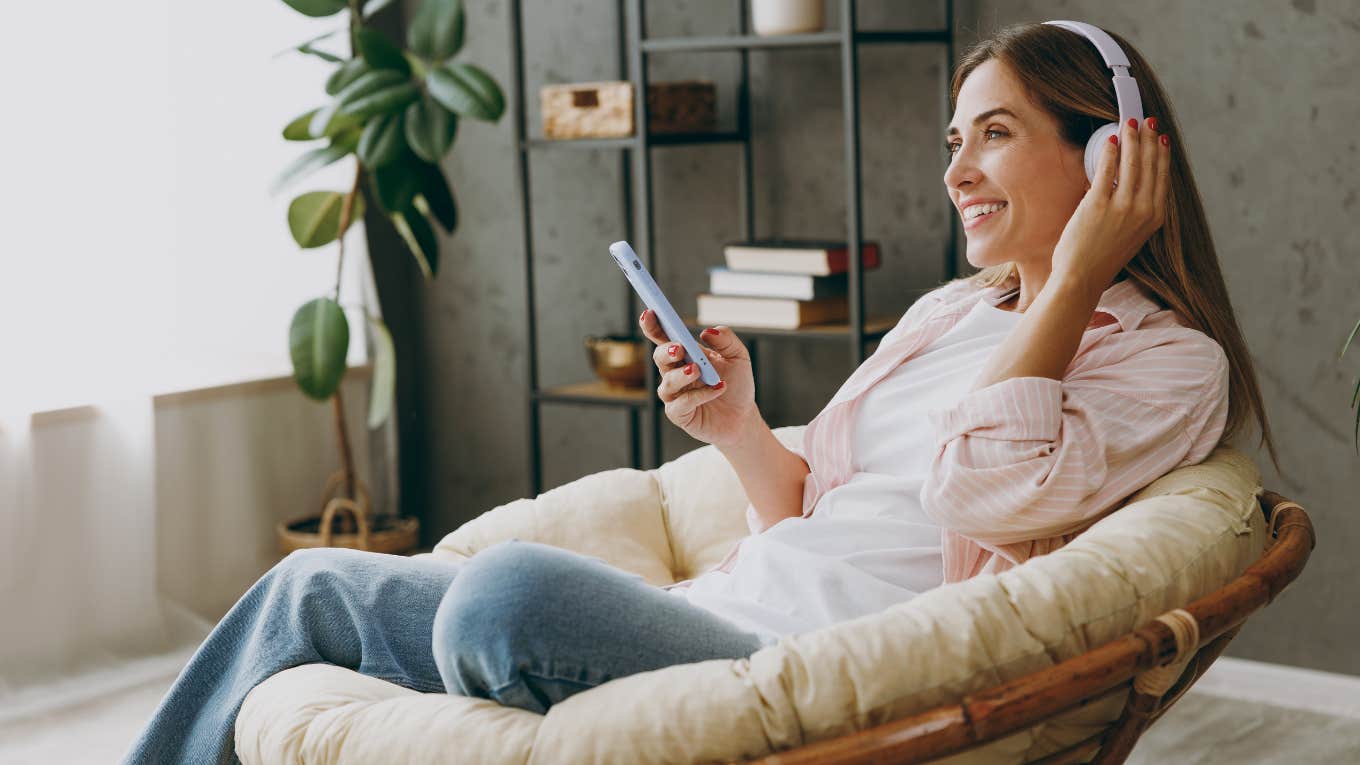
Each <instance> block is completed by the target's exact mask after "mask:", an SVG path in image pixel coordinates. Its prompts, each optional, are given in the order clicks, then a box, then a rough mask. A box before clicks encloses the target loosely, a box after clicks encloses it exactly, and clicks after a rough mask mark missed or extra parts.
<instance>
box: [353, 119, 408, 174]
mask: <svg viewBox="0 0 1360 765" xmlns="http://www.w3.org/2000/svg"><path fill="white" fill-rule="evenodd" d="M405 121H406V119H405V117H403V116H402V115H401V113H400V112H398V113H396V114H381V115H379V116H377V117H374V118H373V119H371V120H369V121H368V124H367V125H365V126H364V132H363V133H362V134H361V135H360V136H359V146H358V149H357V151H358V154H359V161H360V162H363V163H364V166H365V167H367V168H369V169H376V168H379V167H382V166H384V165H388V164H391V163H393V162H395V161H397V160H398V159H400V158H401V155H402V152H403V150H404V149H405V148H406V145H405V143H403V138H402V132H403V129H402V126H403V123H404V122H405Z"/></svg>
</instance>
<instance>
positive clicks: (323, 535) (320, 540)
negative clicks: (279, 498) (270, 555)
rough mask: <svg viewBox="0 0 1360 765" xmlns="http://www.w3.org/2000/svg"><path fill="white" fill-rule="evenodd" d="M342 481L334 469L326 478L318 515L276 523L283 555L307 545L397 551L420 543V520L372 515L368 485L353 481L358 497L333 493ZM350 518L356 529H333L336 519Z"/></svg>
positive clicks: (280, 549) (383, 551)
mask: <svg viewBox="0 0 1360 765" xmlns="http://www.w3.org/2000/svg"><path fill="white" fill-rule="evenodd" d="M343 485H344V472H343V471H336V472H335V473H333V474H332V475H331V477H330V479H329V480H327V481H326V488H325V490H324V491H323V492H322V497H321V501H322V505H323V507H322V510H321V513H320V514H319V515H307V516H303V517H301V518H294V519H292V520H290V521H287V522H284V523H280V524H278V525H277V526H276V527H275V529H274V532H275V535H276V536H277V538H278V542H279V552H280V553H282V554H284V555H287V554H288V553H291V552H293V551H294V550H303V549H306V548H310V547H348V548H350V549H352V550H367V551H369V552H380V553H389V554H392V555H400V554H402V553H406V552H410V551H411V550H414V549H416V547H417V546H418V545H419V544H420V521H419V520H417V519H415V518H399V517H397V516H392V515H382V516H377V517H372V516H371V514H370V511H369V508H370V507H371V502H370V500H369V495H368V487H367V486H365V485H364V483H363V482H362V481H360V480H358V479H357V478H356V479H355V481H354V485H355V488H356V492H355V493H356V494H357V495H358V501H357V502H356V501H355V500H352V499H349V498H346V497H343V496H340V497H337V496H333V495H334V493H335V492H336V491H337V490H338V489H339V488H340V487H341V486H343ZM346 517H348V518H349V519H352V521H353V525H354V527H355V528H356V532H357V533H346V532H341V533H336V531H335V522H336V520H337V519H344V518H346Z"/></svg>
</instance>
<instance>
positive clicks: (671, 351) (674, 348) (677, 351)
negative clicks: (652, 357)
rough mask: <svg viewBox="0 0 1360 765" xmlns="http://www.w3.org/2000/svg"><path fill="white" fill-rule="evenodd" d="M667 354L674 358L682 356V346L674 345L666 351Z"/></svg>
mask: <svg viewBox="0 0 1360 765" xmlns="http://www.w3.org/2000/svg"><path fill="white" fill-rule="evenodd" d="M666 353H669V354H670V355H672V356H678V355H679V354H680V346H678V345H672V346H671V347H669V348H667V349H666Z"/></svg>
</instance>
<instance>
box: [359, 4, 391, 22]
mask: <svg viewBox="0 0 1360 765" xmlns="http://www.w3.org/2000/svg"><path fill="white" fill-rule="evenodd" d="M393 2H394V0H368V2H366V3H364V9H363V10H362V11H360V13H359V15H360V16H363V17H364V18H368V17H369V16H372V15H373V14H375V13H377V12H378V11H381V10H382V9H384V8H386V7H387V6H389V5H391V4H392V3H393Z"/></svg>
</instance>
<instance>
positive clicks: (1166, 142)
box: [1162, 133, 1171, 146]
mask: <svg viewBox="0 0 1360 765" xmlns="http://www.w3.org/2000/svg"><path fill="white" fill-rule="evenodd" d="M1162 145H1163V146H1170V145H1171V136H1169V135H1166V134H1165V133H1163V134H1162Z"/></svg>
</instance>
